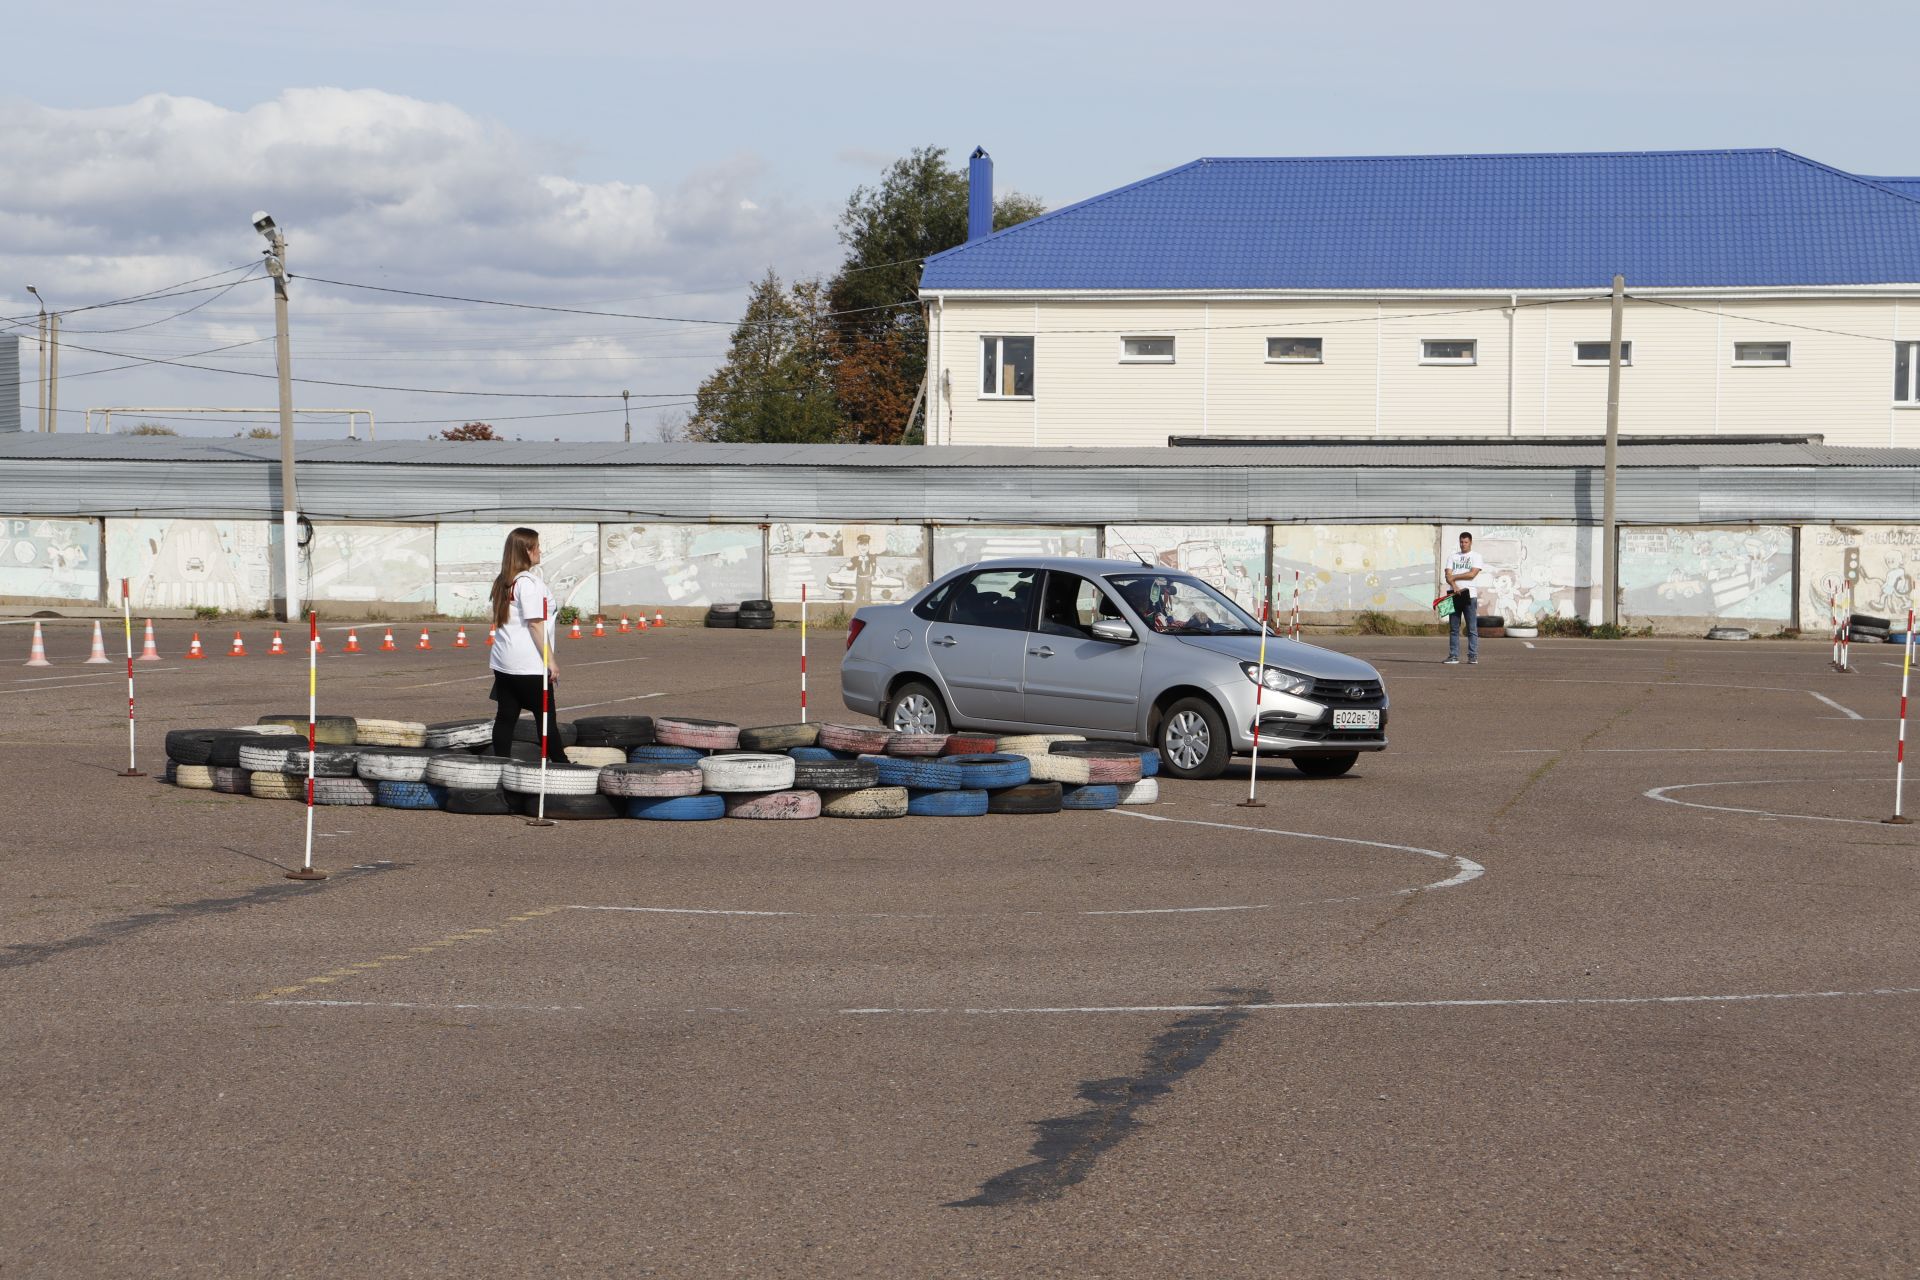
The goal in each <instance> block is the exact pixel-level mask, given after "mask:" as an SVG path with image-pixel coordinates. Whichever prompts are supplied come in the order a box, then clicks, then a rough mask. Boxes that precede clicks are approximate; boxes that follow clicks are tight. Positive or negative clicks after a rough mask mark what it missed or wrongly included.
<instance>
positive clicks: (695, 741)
mask: <svg viewBox="0 0 1920 1280" xmlns="http://www.w3.org/2000/svg"><path fill="white" fill-rule="evenodd" d="M653 736H654V738H655V739H656V740H657V741H658V742H659V743H660V744H661V745H663V746H668V747H694V748H696V749H698V750H701V751H731V750H733V749H734V748H735V747H737V746H739V745H740V726H739V725H737V724H729V723H728V722H727V721H725V720H696V719H694V718H693V717H691V716H655V717H654V720H653Z"/></svg>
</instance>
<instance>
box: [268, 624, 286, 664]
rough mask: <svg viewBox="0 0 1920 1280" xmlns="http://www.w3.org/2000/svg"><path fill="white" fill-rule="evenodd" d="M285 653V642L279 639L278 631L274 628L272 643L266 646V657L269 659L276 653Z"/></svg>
mask: <svg viewBox="0 0 1920 1280" xmlns="http://www.w3.org/2000/svg"><path fill="white" fill-rule="evenodd" d="M286 651H287V646H286V642H285V641H283V640H281V639H280V631H279V629H278V628H275V629H274V633H273V643H272V644H270V645H268V646H267V656H268V657H269V658H271V657H272V656H273V655H275V654H277V653H285V652H286Z"/></svg>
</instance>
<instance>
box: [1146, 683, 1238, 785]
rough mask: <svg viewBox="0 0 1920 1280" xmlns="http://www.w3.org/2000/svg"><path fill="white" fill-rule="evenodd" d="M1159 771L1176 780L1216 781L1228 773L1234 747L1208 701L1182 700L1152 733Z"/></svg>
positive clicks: (1224, 725)
mask: <svg viewBox="0 0 1920 1280" xmlns="http://www.w3.org/2000/svg"><path fill="white" fill-rule="evenodd" d="M1153 745H1154V746H1155V747H1157V748H1158V749H1159V751H1160V767H1161V769H1162V770H1163V771H1165V772H1166V773H1167V774H1169V775H1171V776H1172V777H1175V778H1187V779H1205V778H1217V777H1219V776H1220V775H1221V774H1223V773H1225V772H1226V771H1227V761H1228V760H1230V759H1232V758H1233V744H1232V742H1230V741H1229V740H1228V738H1227V722H1226V720H1225V719H1223V718H1222V717H1221V715H1220V709H1219V708H1218V707H1216V706H1214V705H1213V703H1212V702H1211V701H1209V700H1208V699H1206V698H1181V699H1180V700H1179V701H1178V702H1175V703H1174V704H1173V705H1172V706H1170V707H1168V708H1167V712H1166V714H1165V715H1163V716H1161V717H1160V724H1159V726H1158V727H1157V728H1155V729H1154V731H1153Z"/></svg>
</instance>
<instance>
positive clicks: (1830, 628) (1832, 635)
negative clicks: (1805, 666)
mask: <svg viewBox="0 0 1920 1280" xmlns="http://www.w3.org/2000/svg"><path fill="white" fill-rule="evenodd" d="M1827 638H1828V639H1829V640H1831V641H1832V642H1833V652H1832V653H1831V654H1830V655H1828V658H1827V665H1828V666H1830V667H1833V668H1834V669H1835V670H1838V669H1839V667H1840V615H1839V614H1837V613H1835V612H1834V611H1833V591H1832V589H1831V588H1829V589H1828V591H1827Z"/></svg>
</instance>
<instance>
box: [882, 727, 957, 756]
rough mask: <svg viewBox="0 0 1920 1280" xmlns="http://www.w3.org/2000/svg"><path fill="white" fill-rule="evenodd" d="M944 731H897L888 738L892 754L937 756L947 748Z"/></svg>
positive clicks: (888, 751)
mask: <svg viewBox="0 0 1920 1280" xmlns="http://www.w3.org/2000/svg"><path fill="white" fill-rule="evenodd" d="M947 737H948V735H947V734H944V733H896V734H893V735H892V736H891V737H889V738H888V739H887V749H886V754H888V755H890V756H937V755H939V754H941V753H942V752H943V751H945V750H946V748H947Z"/></svg>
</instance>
